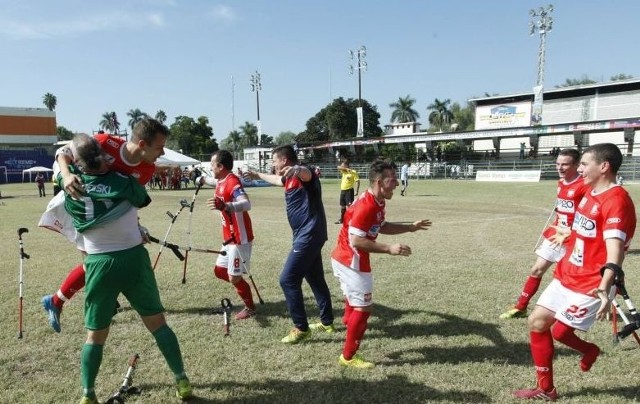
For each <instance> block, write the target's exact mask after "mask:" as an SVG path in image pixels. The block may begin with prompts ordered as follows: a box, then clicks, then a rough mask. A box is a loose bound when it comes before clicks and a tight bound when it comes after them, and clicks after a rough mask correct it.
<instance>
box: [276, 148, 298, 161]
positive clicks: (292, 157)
mask: <svg viewBox="0 0 640 404" xmlns="http://www.w3.org/2000/svg"><path fill="white" fill-rule="evenodd" d="M271 155H276V156H280V157H285V158H286V159H287V160H289V161H290V162H292V163H293V164H298V156H297V155H296V151H295V150H294V149H293V146H291V145H290V144H286V145H282V146H278V147H276V148H275V149H273V150H272V151H271Z"/></svg>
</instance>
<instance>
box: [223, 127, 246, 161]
mask: <svg viewBox="0 0 640 404" xmlns="http://www.w3.org/2000/svg"><path fill="white" fill-rule="evenodd" d="M241 138H242V136H241V135H240V132H238V131H237V130H232V131H231V132H229V135H228V136H227V137H226V138H224V139H222V141H221V142H220V148H221V149H224V150H228V151H230V152H231V154H233V157H234V159H238V158H239V154H240V151H241V150H242V145H241Z"/></svg>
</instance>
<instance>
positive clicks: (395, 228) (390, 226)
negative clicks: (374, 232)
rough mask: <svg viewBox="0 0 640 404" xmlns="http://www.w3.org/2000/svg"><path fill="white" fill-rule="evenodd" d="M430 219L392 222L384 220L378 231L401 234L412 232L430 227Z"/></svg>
mask: <svg viewBox="0 0 640 404" xmlns="http://www.w3.org/2000/svg"><path fill="white" fill-rule="evenodd" d="M431 224H432V223H431V220H429V219H423V220H418V221H415V222H413V223H393V222H385V223H384V225H383V226H382V227H381V228H380V233H382V234H402V233H412V232H414V231H418V230H428V229H429V227H431Z"/></svg>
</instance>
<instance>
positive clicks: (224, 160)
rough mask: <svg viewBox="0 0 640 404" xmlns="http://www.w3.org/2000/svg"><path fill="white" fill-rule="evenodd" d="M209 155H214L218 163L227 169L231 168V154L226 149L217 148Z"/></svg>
mask: <svg viewBox="0 0 640 404" xmlns="http://www.w3.org/2000/svg"><path fill="white" fill-rule="evenodd" d="M211 157H215V158H216V160H217V161H218V163H220V164H222V166H223V167H224V168H226V169H227V170H229V171H231V170H233V155H232V154H231V152H229V151H228V150H218V151H217V152H215V153H213V155H212V156H211Z"/></svg>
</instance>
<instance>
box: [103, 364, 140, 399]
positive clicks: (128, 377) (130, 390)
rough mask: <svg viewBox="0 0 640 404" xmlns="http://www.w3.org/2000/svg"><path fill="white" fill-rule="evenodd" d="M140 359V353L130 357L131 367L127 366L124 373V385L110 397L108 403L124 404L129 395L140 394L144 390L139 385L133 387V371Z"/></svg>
mask: <svg viewBox="0 0 640 404" xmlns="http://www.w3.org/2000/svg"><path fill="white" fill-rule="evenodd" d="M138 359H140V355H138V354H133V355H131V357H130V358H129V362H128V364H129V367H128V368H127V373H126V374H125V375H124V380H123V381H122V385H121V386H120V388H119V389H118V391H117V392H115V393H114V394H113V395H112V396H111V397H109V399H108V400H107V401H106V404H124V402H125V401H126V397H127V396H128V395H132V394H135V395H139V394H140V393H141V392H142V390H140V389H139V388H138V387H133V386H132V385H133V373H134V371H135V370H136V366H138Z"/></svg>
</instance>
